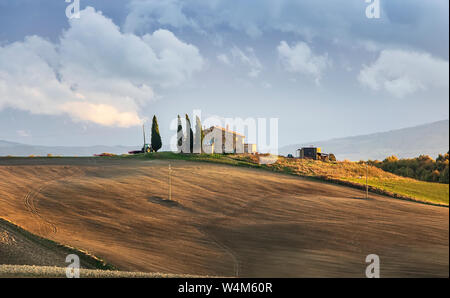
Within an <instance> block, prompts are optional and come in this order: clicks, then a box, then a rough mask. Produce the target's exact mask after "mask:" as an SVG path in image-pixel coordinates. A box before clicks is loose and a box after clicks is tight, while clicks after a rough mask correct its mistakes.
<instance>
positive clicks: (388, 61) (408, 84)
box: [358, 50, 449, 98]
mask: <svg viewBox="0 0 450 298" xmlns="http://www.w3.org/2000/svg"><path fill="white" fill-rule="evenodd" d="M358 80H359V82H360V83H361V84H363V85H365V86H367V87H369V88H371V89H373V90H385V91H387V92H388V93H390V94H392V95H394V96H395V97H398V98H402V97H404V96H407V95H409V94H413V93H415V92H418V91H425V90H430V89H433V88H434V89H443V90H445V89H446V90H447V92H448V80H449V64H448V61H444V60H442V59H438V58H435V57H432V56H431V55H430V54H428V53H419V52H411V51H403V50H383V51H382V52H381V53H380V56H379V57H378V59H377V60H376V61H375V62H373V63H372V64H371V65H368V66H367V65H366V66H364V67H363V68H362V69H361V71H360V73H359V76H358Z"/></svg>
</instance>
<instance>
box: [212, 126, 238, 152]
mask: <svg viewBox="0 0 450 298" xmlns="http://www.w3.org/2000/svg"><path fill="white" fill-rule="evenodd" d="M204 144H207V145H206V146H204V149H205V147H211V145H212V144H214V147H213V148H211V149H213V150H211V149H210V148H208V149H207V150H208V151H213V152H214V153H244V136H241V135H239V134H236V133H233V132H230V131H225V130H222V129H220V128H217V127H214V128H212V129H208V130H205V139H204ZM205 151H206V150H205Z"/></svg>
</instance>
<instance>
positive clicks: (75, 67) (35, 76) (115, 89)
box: [0, 7, 204, 127]
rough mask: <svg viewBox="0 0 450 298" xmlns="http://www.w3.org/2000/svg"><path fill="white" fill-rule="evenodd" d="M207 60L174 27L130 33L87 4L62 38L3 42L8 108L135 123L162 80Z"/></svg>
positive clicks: (172, 80) (1, 67) (1, 65)
mask: <svg viewBox="0 0 450 298" xmlns="http://www.w3.org/2000/svg"><path fill="white" fill-rule="evenodd" d="M203 64H204V62H203V58H202V57H201V55H200V54H199V51H198V49H197V48H196V47H195V46H193V45H190V44H186V43H184V42H182V41H180V40H179V39H178V38H177V37H176V36H175V35H174V34H172V33H171V32H170V31H167V30H157V31H155V32H153V34H145V35H143V36H136V35H134V34H124V33H122V32H121V31H120V28H119V27H117V26H116V25H115V24H114V23H113V22H112V21H111V20H110V19H108V18H106V17H105V16H103V15H102V14H101V12H97V11H95V9H93V8H91V7H87V8H86V9H85V10H83V11H81V18H80V19H73V20H70V27H69V29H68V30H66V31H64V32H63V34H62V36H61V37H60V40H59V42H58V43H52V42H50V41H48V40H46V39H43V38H41V37H39V36H29V37H26V38H25V39H24V41H22V42H15V43H12V44H7V45H5V46H0V109H2V108H5V107H12V108H16V109H21V110H25V111H29V112H31V113H36V114H48V115H61V114H67V115H69V116H70V117H71V118H72V119H73V120H75V121H88V122H94V123H97V124H100V125H105V126H119V127H129V126H133V125H137V124H139V123H141V121H142V120H141V116H140V115H139V110H140V107H142V106H143V105H145V104H146V103H147V102H149V101H150V100H152V98H153V97H154V89H155V88H159V87H160V88H165V87H169V86H173V85H177V84H180V83H181V82H183V81H185V80H186V79H188V78H189V77H190V76H191V75H192V74H193V73H194V72H197V71H199V70H200V69H201V68H202V66H203Z"/></svg>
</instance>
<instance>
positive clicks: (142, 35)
mask: <svg viewBox="0 0 450 298" xmlns="http://www.w3.org/2000/svg"><path fill="white" fill-rule="evenodd" d="M80 4H81V9H82V11H81V17H80V18H79V19H72V20H68V18H67V17H66V14H65V10H66V7H67V5H68V4H67V3H65V2H64V0H47V1H44V0H14V1H12V0H11V1H7V0H0V139H4V140H10V141H17V142H23V143H29V144H40V145H57V144H60V145H61V144H62V145H94V144H107V145H116V144H125V145H133V144H140V143H141V133H140V123H141V122H142V121H143V120H145V119H151V117H152V116H153V114H156V115H157V116H158V119H159V126H160V130H161V133H162V137H163V142H164V141H166V143H167V142H168V141H169V139H170V137H171V136H172V134H173V133H174V132H173V131H171V130H170V129H169V124H170V122H171V121H172V119H173V118H174V117H176V115H177V114H184V113H189V114H191V113H192V111H193V110H201V111H202V116H203V117H208V116H212V115H216V116H219V117H231V118H235V117H240V118H244V119H245V118H248V117H252V118H259V117H265V118H273V117H276V118H279V145H280V146H283V145H287V144H292V143H305V142H313V141H316V140H323V139H329V138H336V137H343V136H349V135H358V134H366V133H372V132H377V131H384V130H390V129H396V128H402V127H408V126H413V125H417V124H422V123H427V122H433V121H437V120H442V119H448V117H449V116H448V109H449V86H448V79H449V77H448V69H449V64H448V63H449V62H448V61H449V56H448V55H449V54H448V52H449V39H448V38H449V32H448V25H449V24H448V20H449V16H448V11H449V9H448V5H449V3H448V1H444V0H442V1H438V0H429V1H419V0H409V1H406V0H403V1H402V0H389V1H387V0H384V1H383V0H380V5H381V14H380V18H379V19H368V18H367V17H366V14H365V10H366V7H367V5H369V4H367V3H366V2H365V1H364V0H341V1H337V0H321V1H317V0H316V1H312V0H308V1H293V0H280V1H269V0H253V1H243V0H239V1H238V0H211V1H201V0H186V1H179V0H170V1H156V0H129V1H112V0H109V1H108V0H96V1H93V0H91V1H88V0H81V1H80Z"/></svg>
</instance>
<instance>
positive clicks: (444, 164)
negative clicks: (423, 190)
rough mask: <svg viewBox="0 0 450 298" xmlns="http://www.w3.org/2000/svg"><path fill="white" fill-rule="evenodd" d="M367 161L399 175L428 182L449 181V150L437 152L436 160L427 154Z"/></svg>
mask: <svg viewBox="0 0 450 298" xmlns="http://www.w3.org/2000/svg"><path fill="white" fill-rule="evenodd" d="M369 163H370V164H372V165H374V166H376V167H378V168H381V169H382V170H384V171H386V172H390V173H393V174H396V175H399V176H404V177H409V178H414V179H417V180H422V181H428V182H439V183H446V184H448V183H449V175H448V168H449V152H447V153H446V154H439V156H438V157H437V158H436V160H434V159H433V158H431V157H430V156H428V155H421V156H419V157H416V158H406V159H398V158H397V157H396V156H395V155H393V156H389V157H388V158H386V159H385V160H383V161H378V160H375V161H369Z"/></svg>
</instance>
